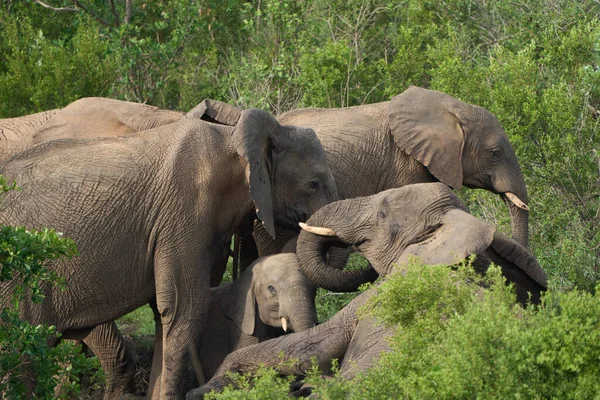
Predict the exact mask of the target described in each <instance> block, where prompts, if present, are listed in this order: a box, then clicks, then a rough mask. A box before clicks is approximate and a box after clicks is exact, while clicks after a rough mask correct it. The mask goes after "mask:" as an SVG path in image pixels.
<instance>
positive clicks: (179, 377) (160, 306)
mask: <svg viewBox="0 0 600 400" xmlns="http://www.w3.org/2000/svg"><path fill="white" fill-rule="evenodd" d="M206 252H207V253H209V251H208V250H207V251H206ZM162 254H164V255H162ZM162 254H161V252H160V250H159V253H158V256H157V257H156V263H157V264H156V267H155V282H156V305H157V310H158V312H159V313H160V319H161V323H162V367H161V378H160V398H161V399H179V398H181V397H182V396H183V394H184V393H185V392H186V391H187V390H188V389H189V388H186V384H189V383H188V382H190V381H189V380H188V378H189V377H190V376H191V374H192V372H191V371H190V370H189V366H190V364H191V363H190V354H191V353H192V352H196V346H197V343H200V337H201V334H202V328H203V326H204V324H205V322H206V320H207V316H208V306H209V296H210V291H209V289H210V275H211V263H210V262H209V260H207V259H204V260H203V259H202V258H201V257H200V256H199V255H197V254H196V255H192V257H190V256H191V255H190V254H189V249H185V248H181V249H174V248H172V247H170V248H168V251H165V253H162ZM161 255H162V257H161ZM190 260H194V261H195V262H193V261H190ZM155 392H156V391H155Z"/></svg>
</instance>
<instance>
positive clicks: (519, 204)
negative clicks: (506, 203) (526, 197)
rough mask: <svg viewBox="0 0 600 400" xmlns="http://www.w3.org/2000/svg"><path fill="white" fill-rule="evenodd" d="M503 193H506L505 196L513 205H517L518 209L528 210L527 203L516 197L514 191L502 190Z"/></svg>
mask: <svg viewBox="0 0 600 400" xmlns="http://www.w3.org/2000/svg"><path fill="white" fill-rule="evenodd" d="M504 195H506V197H507V198H508V199H509V200H510V201H512V203H513V204H514V205H515V206H517V207H519V208H520V209H523V210H525V211H529V206H527V204H525V203H523V202H522V201H521V199H520V198H518V197H517V195H515V194H514V193H511V192H504Z"/></svg>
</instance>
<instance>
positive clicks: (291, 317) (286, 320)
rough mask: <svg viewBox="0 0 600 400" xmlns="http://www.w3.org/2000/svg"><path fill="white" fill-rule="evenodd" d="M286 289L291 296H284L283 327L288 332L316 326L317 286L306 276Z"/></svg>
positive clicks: (281, 301) (281, 307) (282, 302)
mask: <svg viewBox="0 0 600 400" xmlns="http://www.w3.org/2000/svg"><path fill="white" fill-rule="evenodd" d="M286 290H287V293H289V296H288V295H286V296H282V298H281V299H280V309H279V310H280V312H279V313H280V317H281V325H282V327H283V329H284V330H285V331H286V332H289V331H293V332H302V331H305V330H307V329H310V328H312V327H313V326H315V325H316V324H317V308H316V306H315V295H316V288H315V286H314V285H313V284H312V283H311V282H310V281H308V279H307V278H306V277H304V279H303V281H302V282H292V283H290V284H289V285H288V286H287V289H286ZM284 310H285V311H284Z"/></svg>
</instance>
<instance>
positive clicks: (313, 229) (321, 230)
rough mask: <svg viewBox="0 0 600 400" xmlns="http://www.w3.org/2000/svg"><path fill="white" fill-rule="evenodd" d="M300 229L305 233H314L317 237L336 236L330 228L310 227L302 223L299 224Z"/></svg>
mask: <svg viewBox="0 0 600 400" xmlns="http://www.w3.org/2000/svg"><path fill="white" fill-rule="evenodd" d="M299 225H300V228H302V229H304V230H305V231H307V232H310V233H314V234H315V235H319V236H337V234H336V233H335V231H334V230H333V229H330V228H323V227H321V226H310V225H306V224H305V223H304V222H300V223H299Z"/></svg>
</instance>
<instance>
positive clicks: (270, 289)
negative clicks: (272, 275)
mask: <svg viewBox="0 0 600 400" xmlns="http://www.w3.org/2000/svg"><path fill="white" fill-rule="evenodd" d="M268 289H269V292H270V293H271V294H272V295H273V296H275V295H276V294H277V289H275V288H274V287H273V285H269V287H268Z"/></svg>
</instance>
